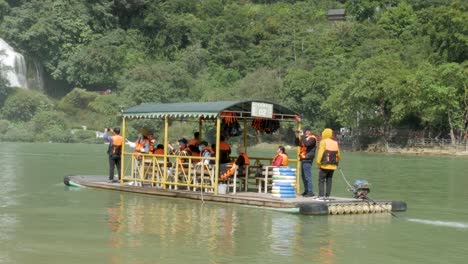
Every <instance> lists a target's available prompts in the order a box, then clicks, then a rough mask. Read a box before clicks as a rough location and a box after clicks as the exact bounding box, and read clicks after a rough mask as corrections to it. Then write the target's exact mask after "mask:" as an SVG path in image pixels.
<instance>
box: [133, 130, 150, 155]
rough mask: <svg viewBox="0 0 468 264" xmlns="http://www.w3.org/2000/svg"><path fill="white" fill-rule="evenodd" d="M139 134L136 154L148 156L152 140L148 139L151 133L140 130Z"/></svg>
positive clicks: (136, 142)
mask: <svg viewBox="0 0 468 264" xmlns="http://www.w3.org/2000/svg"><path fill="white" fill-rule="evenodd" d="M138 132H140V133H139V134H138V138H137V140H136V141H135V152H134V153H135V154H140V153H141V154H147V153H149V148H150V140H149V139H148V134H149V131H148V130H146V129H145V128H142V129H140V130H139V131H138Z"/></svg>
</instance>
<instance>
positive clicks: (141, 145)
mask: <svg viewBox="0 0 468 264" xmlns="http://www.w3.org/2000/svg"><path fill="white" fill-rule="evenodd" d="M146 142H148V139H147V138H139V139H138V140H137V141H136V142H135V153H141V149H142V148H145V145H146Z"/></svg>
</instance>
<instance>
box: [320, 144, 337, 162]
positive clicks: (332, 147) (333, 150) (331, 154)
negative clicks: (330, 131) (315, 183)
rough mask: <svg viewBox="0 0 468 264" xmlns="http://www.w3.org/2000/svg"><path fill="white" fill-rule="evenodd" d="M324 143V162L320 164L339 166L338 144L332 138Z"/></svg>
mask: <svg viewBox="0 0 468 264" xmlns="http://www.w3.org/2000/svg"><path fill="white" fill-rule="evenodd" d="M324 141H325V151H324V152H323V156H322V160H321V161H320V163H322V164H332V165H338V162H339V161H338V158H337V155H338V142H336V141H335V140H333V139H330V138H327V139H324Z"/></svg>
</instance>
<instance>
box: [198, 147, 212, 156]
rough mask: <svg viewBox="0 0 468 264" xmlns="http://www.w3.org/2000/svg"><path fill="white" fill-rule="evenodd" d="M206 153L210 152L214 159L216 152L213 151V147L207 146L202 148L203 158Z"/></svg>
mask: <svg viewBox="0 0 468 264" xmlns="http://www.w3.org/2000/svg"><path fill="white" fill-rule="evenodd" d="M205 151H208V152H210V154H211V157H213V156H214V155H215V152H214V151H213V149H212V148H211V147H208V146H206V147H204V148H202V150H201V152H200V157H203V153H205Z"/></svg>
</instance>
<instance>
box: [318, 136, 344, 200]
mask: <svg viewBox="0 0 468 264" xmlns="http://www.w3.org/2000/svg"><path fill="white" fill-rule="evenodd" d="M340 159H341V156H340V149H339V146H338V142H337V141H336V140H334V139H333V131H332V130H331V129H330V128H325V129H324V130H323V132H322V140H321V141H320V145H319V150H318V153H317V166H318V168H319V180H318V186H319V197H318V198H319V199H320V198H322V199H323V198H324V197H325V199H327V198H328V197H329V196H330V194H331V188H332V177H333V173H334V172H335V170H336V169H337V167H338V163H339V162H340ZM325 182H326V183H327V184H326V191H325V193H324V192H323V187H324V183H325ZM324 195H325V196H324Z"/></svg>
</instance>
